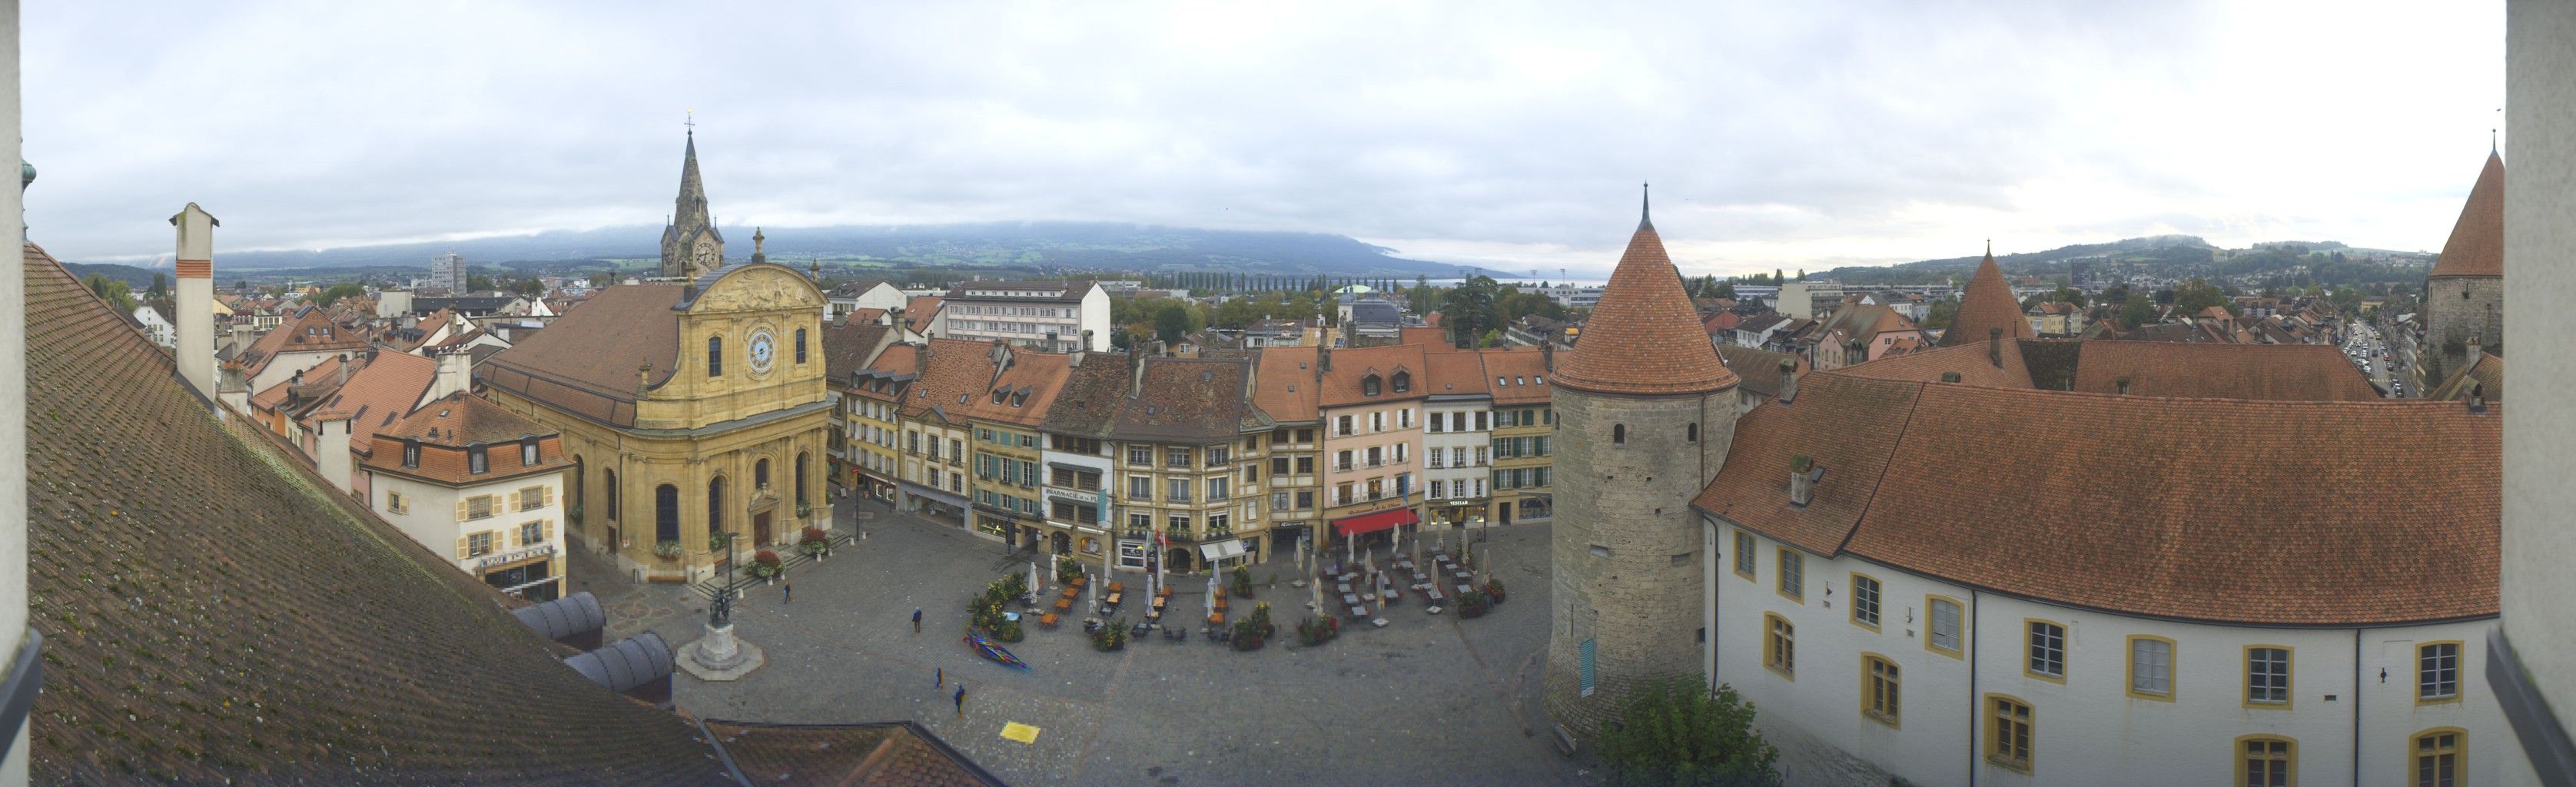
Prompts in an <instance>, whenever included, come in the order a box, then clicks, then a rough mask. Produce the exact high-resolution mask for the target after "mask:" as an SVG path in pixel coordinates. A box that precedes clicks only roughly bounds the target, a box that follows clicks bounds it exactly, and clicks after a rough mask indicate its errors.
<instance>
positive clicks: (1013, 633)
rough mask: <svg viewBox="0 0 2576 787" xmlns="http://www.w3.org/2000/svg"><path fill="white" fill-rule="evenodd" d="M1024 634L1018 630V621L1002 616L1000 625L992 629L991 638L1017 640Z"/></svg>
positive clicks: (1024, 634)
mask: <svg viewBox="0 0 2576 787" xmlns="http://www.w3.org/2000/svg"><path fill="white" fill-rule="evenodd" d="M1026 636H1027V634H1026V633H1025V632H1022V631H1021V630H1020V622H1019V621H1016V620H1011V619H1008V618H1004V619H1003V620H1002V625H1000V626H998V627H995V628H994V629H993V638H995V639H999V640H1001V641H1003V642H1018V641H1020V640H1021V639H1022V638H1023V637H1026Z"/></svg>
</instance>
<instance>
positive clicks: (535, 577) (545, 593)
mask: <svg viewBox="0 0 2576 787" xmlns="http://www.w3.org/2000/svg"><path fill="white" fill-rule="evenodd" d="M554 568H555V548H554V545H552V544H539V545H537V546H532V547H528V548H525V549H514V550H511V551H508V552H502V553H498V554H492V555H485V556H483V557H480V558H476V559H475V560H474V561H473V563H472V564H471V565H470V566H469V568H468V570H469V571H472V572H473V573H475V574H476V575H479V576H481V577H483V584H486V585H491V586H492V587H494V588H498V589H500V591H501V592H503V593H511V594H516V595H517V596H519V597H520V598H524V599H527V600H529V601H553V600H555V598H556V597H558V596H561V595H563V577H562V576H559V575H558V574H557V573H556V572H555V570H554Z"/></svg>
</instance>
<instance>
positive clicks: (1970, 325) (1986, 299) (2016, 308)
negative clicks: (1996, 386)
mask: <svg viewBox="0 0 2576 787" xmlns="http://www.w3.org/2000/svg"><path fill="white" fill-rule="evenodd" d="M1994 247H1995V242H1994V240H1993V239H1988V240H1987V241H1986V258H1985V259H1984V260H1982V261H1980V262H1978V263H1977V273H1976V275H1974V276H1970V277H1968V286H1967V288H1966V289H1963V290H1961V291H1960V293H1959V312H1958V314H1957V315H1956V316H1953V317H1951V318H1950V330H1949V332H1947V333H1944V334H1941V346H1943V347H1956V346H1958V345H1962V344H1971V343H1975V342H1982V341H1985V340H1986V337H1988V336H1990V335H1993V332H1994V331H1995V330H2001V331H2002V332H2003V334H2002V335H2003V336H2004V337H2005V338H2012V339H2028V338H2031V332H2030V320H2028V319H2026V318H2024V317H2023V316H2022V313H2021V301H2019V300H2017V299H2015V298H2013V294H2012V285H2011V284H2008V283H2005V282H2004V271H2003V269H2002V268H2000V267H1996V265H1995V248H1994Z"/></svg>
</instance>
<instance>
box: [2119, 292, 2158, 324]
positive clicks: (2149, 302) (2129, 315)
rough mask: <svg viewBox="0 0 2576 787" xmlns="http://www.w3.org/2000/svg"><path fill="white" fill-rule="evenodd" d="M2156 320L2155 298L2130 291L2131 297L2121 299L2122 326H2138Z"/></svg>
mask: <svg viewBox="0 0 2576 787" xmlns="http://www.w3.org/2000/svg"><path fill="white" fill-rule="evenodd" d="M2155 321H2156V301H2155V299H2153V298H2149V297H2147V296H2146V295H2144V294H2141V293H2136V292H2132V293H2129V297H2128V298H2127V299H2125V300H2122V301H2120V324H2121V325H2122V326H2125V327H2129V328H2136V327H2139V326H2142V325H2146V324H2148V323H2152V322H2155Z"/></svg>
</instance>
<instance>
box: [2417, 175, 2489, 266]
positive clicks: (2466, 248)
mask: <svg viewBox="0 0 2576 787" xmlns="http://www.w3.org/2000/svg"><path fill="white" fill-rule="evenodd" d="M2427 275H2428V276H2503V275H2504V157H2503V156H2499V155H2497V154H2495V153H2488V154H2487V163H2486V166H2485V167H2483V168H2481V169H2479V170H2478V183H2477V185H2475V186H2471V187H2469V200H2468V202H2467V203H2466V204H2463V205H2461V206H2460V220H2459V221H2458V222H2457V223H2454V224H2452V225H2451V239H2450V240H2449V241H2446V242H2444V243H2443V244H2442V256H2440V257H2437V258H2435V259H2434V262H2433V272H2432V273H2430V274H2427Z"/></svg>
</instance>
